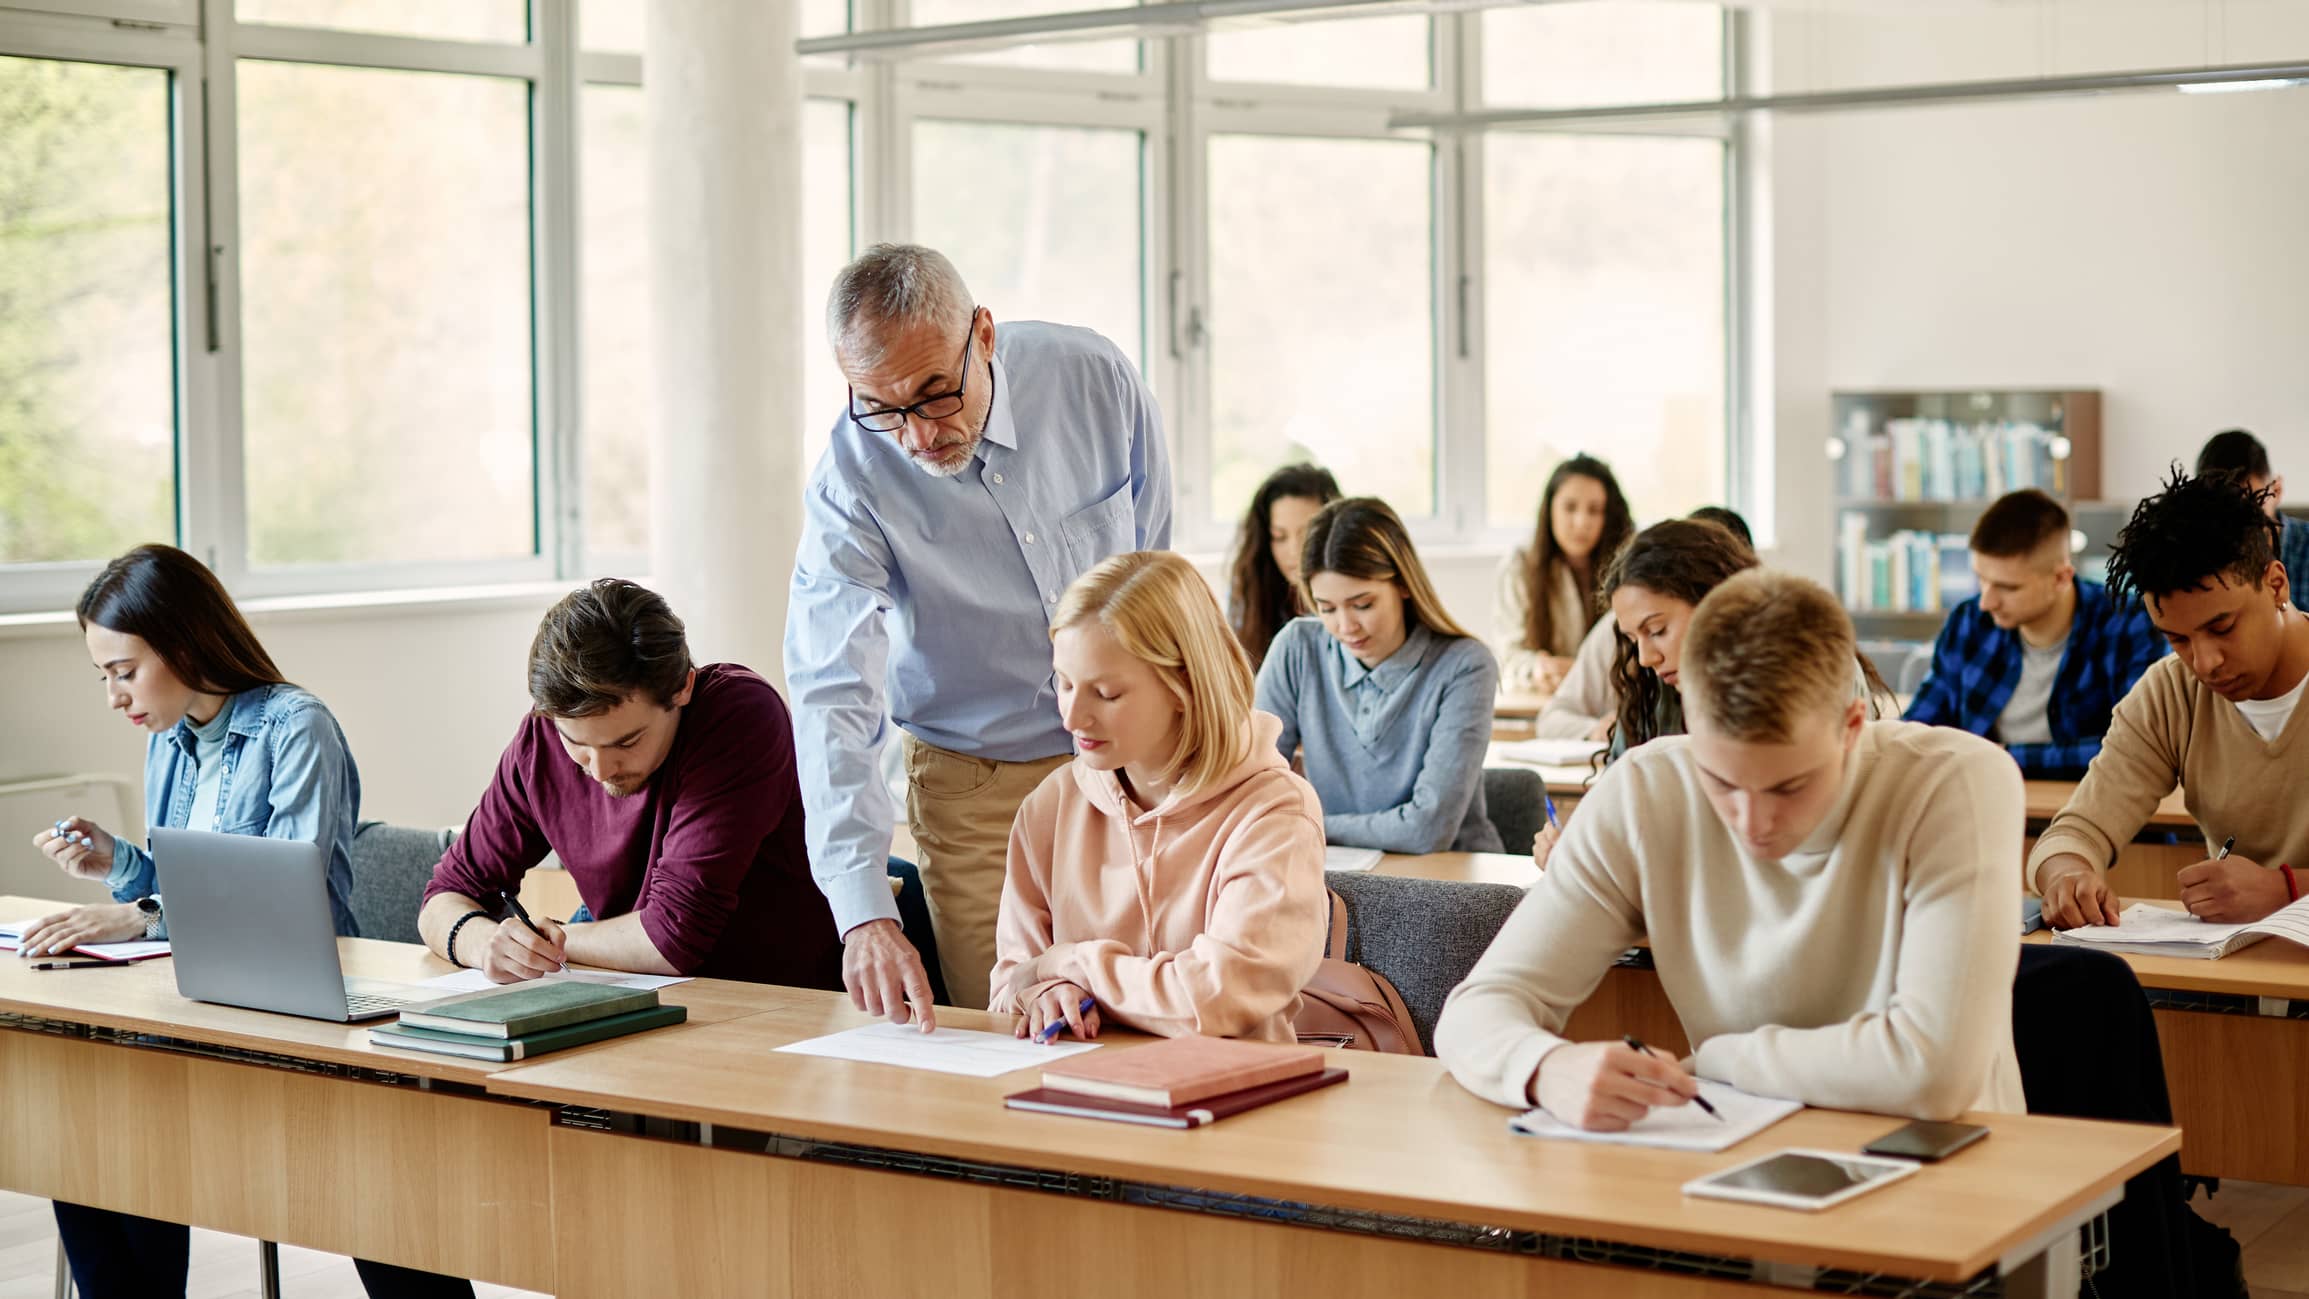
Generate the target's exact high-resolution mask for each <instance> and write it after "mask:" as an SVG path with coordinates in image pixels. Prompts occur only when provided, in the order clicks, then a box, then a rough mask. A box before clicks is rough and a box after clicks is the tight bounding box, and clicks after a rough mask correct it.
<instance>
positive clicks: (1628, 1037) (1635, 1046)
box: [1620, 1033, 1726, 1123]
mask: <svg viewBox="0 0 2309 1299" xmlns="http://www.w3.org/2000/svg"><path fill="white" fill-rule="evenodd" d="M1620 1041H1622V1042H1625V1043H1627V1044H1628V1050H1630V1051H1641V1052H1643V1053H1644V1054H1646V1055H1650V1054H1651V1050H1652V1049H1651V1048H1650V1047H1648V1046H1645V1045H1644V1044H1643V1043H1641V1042H1638V1041H1637V1040H1636V1039H1635V1035H1634V1034H1628V1033H1623V1034H1621V1035H1620ZM1692 1104H1694V1105H1697V1106H1699V1107H1700V1108H1701V1109H1703V1110H1706V1111H1707V1112H1708V1117H1709V1118H1711V1119H1714V1120H1715V1121H1716V1122H1718V1123H1722V1122H1725V1121H1726V1120H1725V1119H1724V1116H1723V1115H1721V1114H1718V1113H1716V1107H1715V1106H1713V1105H1710V1104H1708V1098H1707V1097H1705V1096H1694V1097H1692Z"/></svg>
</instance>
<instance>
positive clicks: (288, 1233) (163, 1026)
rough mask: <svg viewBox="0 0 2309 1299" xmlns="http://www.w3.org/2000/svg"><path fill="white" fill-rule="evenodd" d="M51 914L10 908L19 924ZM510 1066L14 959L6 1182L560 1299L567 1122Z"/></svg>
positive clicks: (1, 969) (776, 999) (737, 993)
mask: <svg viewBox="0 0 2309 1299" xmlns="http://www.w3.org/2000/svg"><path fill="white" fill-rule="evenodd" d="M57 906H58V904H54V903H49V902H44V901H40V900H34V899H27V898H20V897H0V914H5V915H7V916H9V917H11V918H15V917H21V916H32V915H40V914H46V913H47V912H48V911H51V910H54V909H57ZM338 950H339V951H340V953H342V956H343V960H344V965H345V969H346V972H347V973H349V974H354V975H360V976H366V977H371V978H380V979H388V980H393V981H397V982H414V981H416V980H419V979H424V978H430V977H432V976H434V975H438V974H443V973H447V972H448V971H449V969H450V967H449V965H448V964H447V963H446V962H443V961H440V960H438V959H436V958H434V957H433V956H431V955H430V954H429V953H427V952H426V951H425V950H424V949H423V948H421V947H416V946H413V945H402V944H397V943H378V942H368V941H364V940H360V939H350V938H348V939H339V940H338ZM790 991H791V990H788V989H779V988H765V987H757V986H754V985H750V984H733V983H721V982H718V981H713V980H698V981H695V982H692V983H685V984H680V985H677V986H675V987H672V988H668V989H666V991H665V993H664V994H663V995H664V998H665V1000H667V1001H671V1002H680V1003H682V1004H684V1005H687V1006H689V1007H690V1016H691V1021H692V1023H691V1024H690V1025H684V1026H682V1027H680V1028H674V1029H666V1030H660V1031H661V1032H663V1033H666V1034H669V1035H671V1034H679V1033H684V1032H692V1031H697V1030H698V1028H702V1027H704V1026H709V1025H712V1024H717V1023H722V1022H725V1021H728V1020H731V1019H735V1018H738V1017H741V1016H745V1015H750V1014H757V1013H759V1012H761V1011H762V1010H764V1009H766V1008H768V1007H770V1006H774V1005H777V1004H780V1003H781V1001H782V1000H783V999H784V998H785V997H786V996H787V995H788V994H789V993H790ZM591 1049H598V1048H597V1047H596V1048H584V1047H581V1048H578V1050H580V1051H584V1050H591ZM512 1067H513V1066H511V1065H506V1064H495V1063H488V1062H483V1061H477V1060H463V1059H459V1058H457V1057H454V1056H436V1055H427V1054H425V1053H422V1052H414V1051H393V1050H386V1049H382V1048H378V1047H372V1046H370V1045H369V1043H368V1026H367V1025H358V1026H356V1025H349V1024H333V1023H327V1022H324V1021H321V1020H311V1019H301V1018H297V1017H295V1016H289V1015H272V1014H265V1013H263V1012H259V1011H250V1010H241V1009H238V1008H235V1007H230V1006H216V1005H209V1004H205V1003H202V1002H195V1001H187V1000H185V999H184V998H183V997H180V996H178V995H177V992H176V972H175V969H174V962H172V961H170V960H166V959H162V960H154V961H145V962H141V963H138V964H136V965H132V966H128V967H126V968H108V969H95V970H53V971H38V970H34V969H32V968H30V966H29V965H28V964H27V963H25V962H23V961H20V960H18V959H16V958H15V957H13V956H0V1095H5V1096H6V1097H7V1104H6V1105H4V1106H0V1186H5V1187H7V1188H8V1189H10V1190H15V1191H21V1192H23V1193H26V1194H30V1195H39V1196H46V1197H49V1198H52V1199H63V1200H67V1201H71V1202H74V1203H79V1204H90V1205H95V1206H97V1207H100V1208H108V1209H119V1210H124V1211H127V1212H130V1213H138V1214H143V1215H145V1216H147V1217H154V1218H162V1219H166V1220H169V1221H172V1222H186V1223H191V1224H193V1225H195V1226H201V1227H208V1228H213V1229H215V1230H218V1231H227V1232H233V1233H236V1234H239V1235H244V1236H255V1237H258V1238H260V1239H265V1240H276V1241H283V1242H287V1243H290V1244H296V1245H303V1246H308V1247H310V1248H314V1249H322V1250H328V1251H330V1252H332V1253H340V1254H351V1255H354V1256H357V1257H361V1258H371V1259H379V1260H382V1261H385V1262H389V1263H399V1264H402V1265H404V1266H408V1267H418V1268H424V1269H427V1270H429V1271H436V1272H447V1273H450V1274H453V1275H456V1276H468V1277H474V1278H477V1279H480V1280H484V1281H493V1282H497V1283H500V1284H504V1285H511V1286H517V1287H520V1288H522V1289H526V1290H540V1291H547V1292H550V1291H552V1290H553V1289H554V1287H555V1284H556V1276H555V1271H554V1259H553V1254H552V1225H551V1224H552V1203H551V1196H550V1186H549V1184H548V1182H547V1180H546V1179H545V1178H544V1177H543V1176H542V1175H541V1172H540V1170H542V1169H544V1168H545V1166H546V1161H547V1159H548V1158H549V1154H548V1148H547V1135H548V1128H549V1127H550V1120H551V1116H550V1114H549V1113H548V1112H547V1111H546V1110H544V1109H541V1108H538V1107H535V1106H528V1105H521V1104H515V1103H510V1102H507V1101H504V1100H500V1099H493V1098H490V1097H488V1096H486V1095H485V1094H484V1093H483V1091H482V1086H483V1084H484V1083H485V1082H486V1081H487V1080H488V1078H489V1076H490V1075H491V1074H493V1073H496V1072H498V1071H501V1070H504V1069H508V1068H512Z"/></svg>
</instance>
